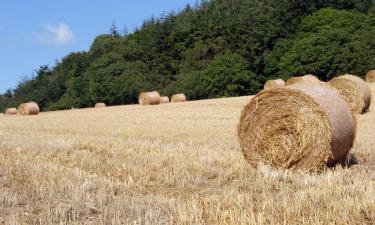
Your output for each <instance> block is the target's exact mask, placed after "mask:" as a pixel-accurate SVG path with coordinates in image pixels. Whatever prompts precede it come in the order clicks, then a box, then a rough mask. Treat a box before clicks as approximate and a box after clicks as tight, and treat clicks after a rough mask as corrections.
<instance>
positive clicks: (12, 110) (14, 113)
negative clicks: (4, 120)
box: [4, 108, 17, 115]
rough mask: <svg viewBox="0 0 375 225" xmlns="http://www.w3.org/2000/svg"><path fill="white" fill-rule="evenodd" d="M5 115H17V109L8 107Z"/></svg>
mask: <svg viewBox="0 0 375 225" xmlns="http://www.w3.org/2000/svg"><path fill="white" fill-rule="evenodd" d="M4 114H5V115H16V114H17V109H16V108H6V109H5V112H4Z"/></svg>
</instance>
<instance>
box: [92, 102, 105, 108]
mask: <svg viewBox="0 0 375 225" xmlns="http://www.w3.org/2000/svg"><path fill="white" fill-rule="evenodd" d="M105 107H107V105H106V104H105V103H103V102H98V103H96V104H95V108H105Z"/></svg>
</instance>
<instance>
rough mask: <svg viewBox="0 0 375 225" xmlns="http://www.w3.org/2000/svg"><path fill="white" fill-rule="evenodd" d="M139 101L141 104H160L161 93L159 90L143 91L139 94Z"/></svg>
mask: <svg viewBox="0 0 375 225" xmlns="http://www.w3.org/2000/svg"><path fill="white" fill-rule="evenodd" d="M138 102H139V104H140V105H159V104H160V94H159V92H157V91H152V92H142V93H141V94H140V95H139V98H138Z"/></svg>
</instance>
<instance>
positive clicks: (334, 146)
mask: <svg viewBox="0 0 375 225" xmlns="http://www.w3.org/2000/svg"><path fill="white" fill-rule="evenodd" d="M355 129H356V127H355V116H354V115H353V113H352V111H351V110H350V108H349V107H348V105H347V103H346V102H345V101H344V100H343V99H342V98H341V97H340V95H339V94H338V93H337V92H336V91H335V90H334V89H332V88H330V87H328V86H325V85H319V84H296V85H292V86H289V87H287V88H276V89H271V90H267V91H261V92H260V93H258V94H257V95H256V96H255V97H254V98H252V100H251V101H250V103H249V104H248V105H247V106H246V107H245V108H244V109H243V111H242V113H241V118H240V123H239V125H238V137H239V142H240V146H241V149H242V152H243V154H244V156H245V159H246V160H247V161H248V162H249V163H250V164H251V165H253V166H257V165H258V164H259V163H260V162H262V163H265V164H268V165H271V166H273V167H275V168H279V169H291V170H297V171H309V172H318V171H321V170H323V169H324V167H325V165H328V166H331V165H334V164H336V163H338V162H342V161H344V160H345V159H346V156H347V154H348V153H349V150H350V149H351V147H352V145H353V141H354V136H355Z"/></svg>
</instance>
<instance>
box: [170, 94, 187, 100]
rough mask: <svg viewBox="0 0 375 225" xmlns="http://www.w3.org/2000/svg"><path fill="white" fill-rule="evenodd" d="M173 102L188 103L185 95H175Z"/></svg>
mask: <svg viewBox="0 0 375 225" xmlns="http://www.w3.org/2000/svg"><path fill="white" fill-rule="evenodd" d="M171 102H186V96H185V94H183V93H180V94H175V95H173V96H172V98H171Z"/></svg>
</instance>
